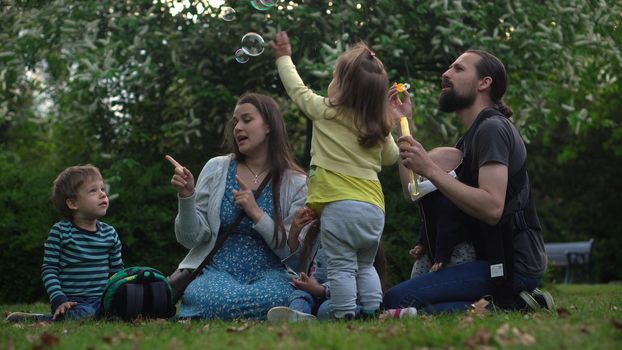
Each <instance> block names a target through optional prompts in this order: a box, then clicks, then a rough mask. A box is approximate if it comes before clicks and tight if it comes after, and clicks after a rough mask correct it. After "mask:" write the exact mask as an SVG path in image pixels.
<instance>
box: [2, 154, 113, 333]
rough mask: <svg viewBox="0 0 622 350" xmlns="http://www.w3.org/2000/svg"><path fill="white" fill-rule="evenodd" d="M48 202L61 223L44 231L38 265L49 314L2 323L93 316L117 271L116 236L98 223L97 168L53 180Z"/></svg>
mask: <svg viewBox="0 0 622 350" xmlns="http://www.w3.org/2000/svg"><path fill="white" fill-rule="evenodd" d="M52 202H53V203H54V206H55V207H56V209H58V211H59V212H60V214H61V216H62V217H63V218H64V219H63V220H61V221H59V222H57V223H56V224H54V225H53V226H52V228H51V230H50V233H49V236H48V238H47V240H46V241H45V245H44V255H43V265H42V266H41V278H42V280H43V284H44V286H45V289H46V291H47V293H48V296H49V298H50V303H51V309H52V314H51V315H46V314H33V313H24V312H13V313H11V314H10V315H8V316H7V321H10V322H20V321H29V320H30V321H53V320H63V319H71V320H81V319H86V318H92V317H96V316H97V315H98V312H99V309H100V304H101V295H102V292H103V290H104V287H105V286H106V281H107V280H108V277H109V276H111V275H112V274H114V273H115V272H117V271H119V270H121V269H123V261H122V260H121V241H120V240H119V236H118V235H117V232H116V231H115V229H114V228H113V227H112V226H110V225H108V224H105V223H103V222H101V221H99V220H98V219H99V218H101V217H103V216H104V215H106V211H107V210H108V204H109V203H108V195H107V194H106V190H105V188H104V180H103V178H102V176H101V173H100V172H99V169H97V168H96V167H94V166H92V165H85V166H74V167H69V168H67V169H65V170H63V172H61V173H60V174H59V175H58V177H57V178H56V180H54V186H53V190H52Z"/></svg>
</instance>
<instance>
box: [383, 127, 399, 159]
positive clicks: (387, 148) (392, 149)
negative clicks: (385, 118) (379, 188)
mask: <svg viewBox="0 0 622 350" xmlns="http://www.w3.org/2000/svg"><path fill="white" fill-rule="evenodd" d="M399 156H400V149H399V147H397V143H395V139H393V136H392V135H391V134H389V135H388V136H387V137H386V139H385V142H384V145H382V165H383V166H387V165H393V164H395V162H397V158H398V157H399Z"/></svg>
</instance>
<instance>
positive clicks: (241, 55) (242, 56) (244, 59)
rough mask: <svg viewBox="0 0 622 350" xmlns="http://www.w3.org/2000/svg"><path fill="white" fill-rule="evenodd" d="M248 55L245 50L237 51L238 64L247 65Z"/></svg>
mask: <svg viewBox="0 0 622 350" xmlns="http://www.w3.org/2000/svg"><path fill="white" fill-rule="evenodd" d="M248 59H249V57H248V55H247V54H246V52H244V50H242V49H237V50H236V51H235V60H236V61H238V63H246V62H248Z"/></svg>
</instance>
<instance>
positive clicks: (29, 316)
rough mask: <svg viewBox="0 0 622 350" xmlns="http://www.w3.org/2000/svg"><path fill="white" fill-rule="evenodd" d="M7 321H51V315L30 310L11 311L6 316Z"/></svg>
mask: <svg viewBox="0 0 622 350" xmlns="http://www.w3.org/2000/svg"><path fill="white" fill-rule="evenodd" d="M6 321H7V322H14V323H17V322H37V321H42V322H50V321H52V315H46V314H36V313H31V312H11V313H10V314H9V315H8V316H7V317H6Z"/></svg>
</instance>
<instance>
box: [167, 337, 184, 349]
mask: <svg viewBox="0 0 622 350" xmlns="http://www.w3.org/2000/svg"><path fill="white" fill-rule="evenodd" d="M168 349H170V350H177V349H181V344H180V343H179V340H177V338H173V339H171V341H170V342H169V343H168Z"/></svg>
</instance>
